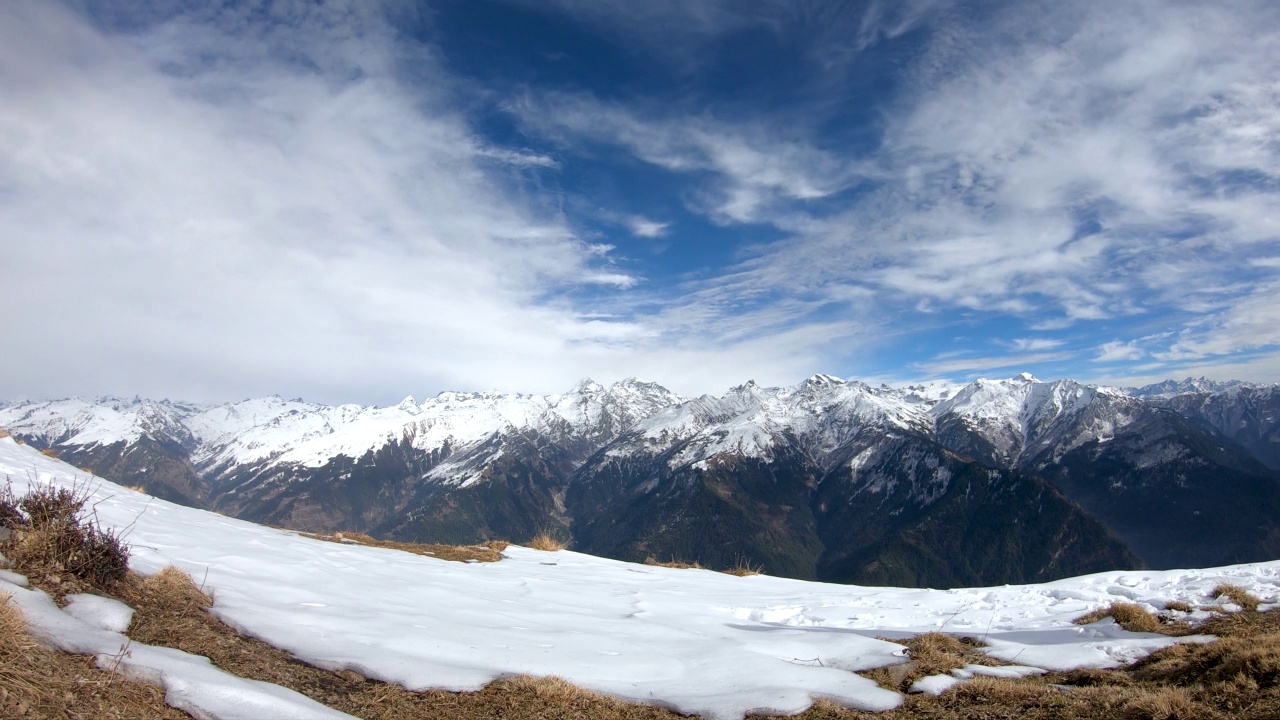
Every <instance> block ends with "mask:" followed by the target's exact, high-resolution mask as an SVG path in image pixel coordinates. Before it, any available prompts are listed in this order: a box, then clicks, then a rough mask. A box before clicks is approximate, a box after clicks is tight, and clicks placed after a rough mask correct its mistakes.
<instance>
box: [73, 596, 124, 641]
mask: <svg viewBox="0 0 1280 720" xmlns="http://www.w3.org/2000/svg"><path fill="white" fill-rule="evenodd" d="M65 599H66V601H67V606H66V607H64V608H63V611H65V612H66V613H67V614H68V615H70V616H71V617H73V618H75V619H77V620H79V621H80V622H82V623H85V624H86V625H89V626H91V627H95V628H98V629H99V630H109V631H111V632H117V633H122V632H124V631H126V630H128V629H129V623H131V622H133V608H131V607H129V606H128V605H125V604H124V603H122V602H120V601H119V600H116V599H115V598H109V597H102V596H101V595H89V594H87V593H81V594H78V595H68V596H67V597H66V598H65Z"/></svg>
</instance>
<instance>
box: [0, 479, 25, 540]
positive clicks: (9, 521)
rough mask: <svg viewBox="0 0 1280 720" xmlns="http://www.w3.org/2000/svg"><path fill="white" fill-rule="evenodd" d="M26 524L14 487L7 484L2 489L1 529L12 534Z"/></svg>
mask: <svg viewBox="0 0 1280 720" xmlns="http://www.w3.org/2000/svg"><path fill="white" fill-rule="evenodd" d="M24 522H25V521H24V519H23V517H22V513H21V512H19V511H18V498H16V497H14V495H13V486H12V485H11V484H9V483H8V482H6V483H5V484H4V487H2V488H0V528H3V529H4V530H8V531H10V532H11V531H13V530H16V529H17V528H18V527H19V526H21V525H22V524H23V523H24Z"/></svg>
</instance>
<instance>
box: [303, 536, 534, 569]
mask: <svg viewBox="0 0 1280 720" xmlns="http://www.w3.org/2000/svg"><path fill="white" fill-rule="evenodd" d="M303 534H304V535H308V536H309V537H313V538H315V539H317V540H326V541H328V542H336V543H342V544H344V545H364V546H367V547H380V548H388V549H390V550H400V551H402V552H407V553H413V554H414V555H426V556H429V557H434V558H438V559H440V560H452V561H454V562H498V561H499V560H501V559H502V551H503V550H506V549H507V546H508V545H510V544H511V543H509V542H507V541H506V540H490V541H489V542H487V543H481V544H479V545H437V544H435V543H408V542H398V541H395V540H378V539H377V538H374V537H372V536H370V535H366V534H364V533H358V532H351V531H348V530H343V531H342V532H336V533H334V534H332V535H315V534H311V533H303Z"/></svg>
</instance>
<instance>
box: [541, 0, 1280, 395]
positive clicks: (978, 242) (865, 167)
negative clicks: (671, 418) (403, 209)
mask: <svg viewBox="0 0 1280 720" xmlns="http://www.w3.org/2000/svg"><path fill="white" fill-rule="evenodd" d="M921 12H925V11H923V10H922V11H921ZM951 20H953V21H955V22H954V24H952V25H951V26H949V27H947V28H946V29H945V31H941V30H940V31H939V32H938V33H937V34H936V36H935V42H933V43H932V44H931V45H930V46H929V48H928V50H927V51H926V52H925V53H924V54H923V55H922V56H921V57H920V58H919V60H918V62H917V65H916V67H915V70H914V74H913V76H912V77H913V81H912V83H908V84H907V87H908V88H909V89H910V91H909V92H907V93H905V94H904V95H903V97H902V98H900V100H899V101H898V102H897V103H896V104H895V105H893V106H887V107H885V108H884V112H885V114H886V121H885V128H886V132H885V135H884V139H883V142H882V143H881V145H880V147H879V148H878V149H877V150H876V151H875V152H874V153H872V154H870V155H865V156H849V155H840V154H833V153H832V152H831V151H829V150H820V149H818V148H819V147H820V145H819V143H818V142H817V138H808V139H806V138H805V137H803V136H801V137H797V136H795V135H794V134H793V135H788V134H787V133H786V132H783V131H782V130H780V129H779V128H776V127H768V126H762V125H759V124H756V123H746V124H743V123H739V124H733V123H726V122H723V121H718V120H711V119H708V118H706V117H688V116H675V117H672V116H662V115H654V114H652V113H648V114H646V113H645V112H644V111H642V110H639V109H636V108H625V107H621V106H618V105H614V104H608V103H601V102H595V101H591V100H589V99H587V98H583V97H577V96H575V97H571V98H563V97H557V98H556V101H555V102H554V103H547V104H538V103H536V102H535V103H533V104H532V105H528V106H526V108H525V111H524V112H522V113H521V117H522V118H523V119H524V121H525V122H526V123H528V125H529V126H530V127H531V128H533V129H534V130H535V131H540V132H543V133H546V134H549V135H556V134H560V135H561V136H564V135H568V136H572V137H579V138H589V139H590V140H592V141H597V142H613V143H617V144H620V145H622V146H624V147H626V148H628V149H629V150H630V151H631V152H632V153H633V154H634V155H635V156H636V157H639V158H641V159H643V160H645V161H646V162H649V163H652V164H655V165H658V166H661V167H663V168H666V169H668V170H670V171H672V172H675V173H682V174H686V175H688V176H690V177H695V176H698V175H699V174H704V175H707V179H706V181H705V182H704V183H703V188H704V190H703V194H702V195H701V196H700V199H702V200H703V202H702V203H701V204H695V206H694V209H695V210H699V211H701V212H704V213H705V214H707V215H708V216H709V217H710V218H712V219H714V220H715V221H717V222H722V223H768V224H772V225H774V226H776V227H777V228H779V229H781V230H783V231H785V232H786V233H787V235H788V236H787V237H786V238H785V239H783V240H780V241H777V242H774V243H771V244H766V245H762V246H759V247H757V248H756V249H755V250H754V254H753V255H752V256H749V257H747V258H746V259H745V260H744V261H743V262H742V263H741V264H739V265H738V266H736V267H734V268H733V269H732V270H731V271H729V272H726V273H724V274H722V275H720V276H719V277H716V278H714V279H711V280H708V281H707V284H708V286H709V287H713V288H715V289H716V292H717V293H721V294H723V295H727V296H731V297H752V298H763V297H772V298H777V302H779V303H781V302H784V300H783V299H793V300H800V299H801V298H804V299H805V300H806V301H810V302H811V301H813V300H814V299H815V298H817V297H822V298H825V299H826V300H827V301H829V302H831V303H836V304H838V303H839V302H840V300H839V298H842V297H847V296H848V297H856V298H858V302H859V303H860V304H859V305H858V306H857V309H855V307H853V306H851V307H850V308H849V310H850V312H851V313H852V312H858V311H862V310H866V309H868V306H867V304H866V303H865V302H863V300H862V298H864V297H865V293H866V292H868V291H871V292H874V293H875V294H876V296H877V299H878V302H877V303H876V304H875V306H873V307H871V308H870V309H871V312H874V313H877V314H879V315H880V316H884V315H885V314H886V313H895V312H896V313H899V314H900V315H899V316H905V315H906V314H908V313H911V312H915V310H911V308H928V309H931V310H934V311H937V310H950V311H966V312H977V313H985V314H992V315H1008V316H1012V317H1015V318H1019V319H1021V320H1022V321H1023V322H1024V323H1025V324H1026V326H1027V327H1029V328H1033V329H1038V330H1043V331H1046V332H1051V331H1054V330H1062V329H1065V328H1068V327H1071V326H1073V325H1077V324H1079V323H1082V322H1090V321H1100V320H1106V319H1114V318H1126V317H1137V316H1140V315H1143V314H1147V313H1151V312H1153V311H1159V312H1161V313H1163V314H1164V315H1166V316H1169V317H1175V318H1178V322H1181V323H1184V324H1185V325H1186V327H1187V331H1186V333H1184V335H1183V336H1182V338H1181V339H1180V340H1179V341H1178V343H1177V344H1176V345H1174V346H1173V347H1172V348H1170V349H1169V350H1168V352H1166V353H1163V354H1161V353H1156V355H1155V356H1156V357H1167V358H1184V357H1192V356H1195V357H1205V356H1208V355H1214V354H1229V353H1231V352H1234V351H1236V350H1239V349H1249V348H1258V347H1264V346H1270V345H1273V344H1275V343H1276V341H1277V340H1280V338H1278V337H1277V336H1276V334H1275V332H1274V331H1273V329H1274V328H1276V327H1280V323H1277V322H1276V317H1275V315H1274V313H1275V311H1274V310H1273V309H1272V308H1274V307H1280V303H1277V302H1276V298H1275V294H1276V293H1275V290H1274V288H1275V284H1274V282H1272V280H1273V279H1274V278H1275V274H1274V273H1275V270H1276V268H1275V266H1274V264H1273V263H1270V262H1269V260H1268V258H1272V257H1274V256H1275V252H1276V245H1277V243H1278V242H1280V193H1277V187H1280V145H1277V144H1276V143H1275V141H1274V138H1276V137H1280V111H1277V109H1276V108H1277V107H1280V95H1278V94H1277V93H1278V92H1280V91H1278V90H1277V87H1276V85H1275V82H1274V78H1275V77H1277V76H1278V75H1280V50H1277V48H1280V43H1277V42H1276V34H1275V33H1276V30H1275V29H1276V28H1277V27H1278V26H1280V9H1277V8H1276V7H1275V6H1274V5H1272V4H1269V3H1261V2H1244V3H1240V4H1239V5H1238V6H1233V9H1231V10H1227V9H1226V8H1223V7H1221V6H1214V5H1200V4H1184V3H1173V4H1169V3H1154V2H1142V1H1139V2H1127V3H1121V4H1118V5H1108V6H1106V7H1105V8H1104V7H1103V6H1101V5H1085V6H1074V5H1073V6H1070V7H1067V6H1056V5H1052V4H1042V3H1036V4H1027V5H1019V6H1017V7H1015V8H1009V9H1008V11H1007V12H1005V13H1002V14H1000V15H999V16H997V17H994V18H993V17H992V16H989V15H983V16H982V17H981V19H980V20H977V21H975V24H973V25H965V24H964V22H962V21H960V20H959V19H958V18H957V17H956V16H954V15H952V16H951ZM904 22H905V21H904ZM918 22H923V21H921V20H919V18H917V19H915V20H912V21H910V22H908V23H907V24H909V25H913V24H914V23H918ZM992 23H995V26H994V27H993V26H992ZM993 37H999V38H1001V39H1002V42H1000V43H996V44H992V43H991V38H993ZM552 105H554V106H555V107H557V108H560V110H559V111H556V110H552V109H551V106H552ZM782 138H789V139H787V140H783V139H782ZM855 186H857V187H859V188H860V192H859V193H857V194H854V195H851V196H849V200H848V201H847V202H842V203H837V204H835V205H834V206H833V205H832V204H831V203H826V204H822V205H816V206H815V205H812V204H811V202H810V201H813V200H815V199H826V198H832V197H836V196H840V193H843V192H845V191H848V190H849V189H850V188H853V187H855ZM842 197H843V196H842ZM850 290H853V291H856V292H853V293H851V292H850ZM798 293H799V295H798ZM724 307H725V312H726V313H732V312H741V304H740V303H739V304H737V305H735V306H733V308H732V309H730V306H728V305H726V306H724ZM754 307H755V308H756V310H758V311H760V312H766V309H765V308H764V307H763V306H759V305H756V306H754ZM1206 317H1207V320H1204V319H1205V318H1206ZM796 320H797V321H798V322H803V321H804V320H803V318H801V317H797V318H796ZM1202 320H1204V321H1202ZM864 324H867V325H869V324H871V323H864ZM1128 341H1129V340H1128V339H1119V340H1117V342H1122V343H1125V342H1128ZM1039 342H1041V343H1042V346H1041V348H1040V349H1048V348H1049V347H1050V346H1049V345H1047V343H1054V342H1061V341H1057V340H1052V339H1042V340H1040V341H1039ZM1055 347H1056V346H1055ZM1027 349H1036V348H1033V347H1032V346H1027ZM1099 352H1100V353H1101V358H1105V359H1107V360H1109V361H1113V360H1125V359H1127V360H1133V359H1136V358H1137V354H1136V353H1137V351H1136V350H1123V349H1122V348H1121V346H1120V345H1116V346H1110V347H1107V348H1106V349H1101V350H1099ZM1277 371H1280V358H1278V359H1277Z"/></svg>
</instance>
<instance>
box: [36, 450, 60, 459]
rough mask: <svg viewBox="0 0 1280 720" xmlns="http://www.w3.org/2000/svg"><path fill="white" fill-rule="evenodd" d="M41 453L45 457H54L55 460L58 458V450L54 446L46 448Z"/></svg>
mask: <svg viewBox="0 0 1280 720" xmlns="http://www.w3.org/2000/svg"><path fill="white" fill-rule="evenodd" d="M40 454H41V455H43V456H45V457H50V458H53V459H55V460H56V459H57V458H58V451H57V450H54V449H53V448H45V449H43V450H41V451H40Z"/></svg>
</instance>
